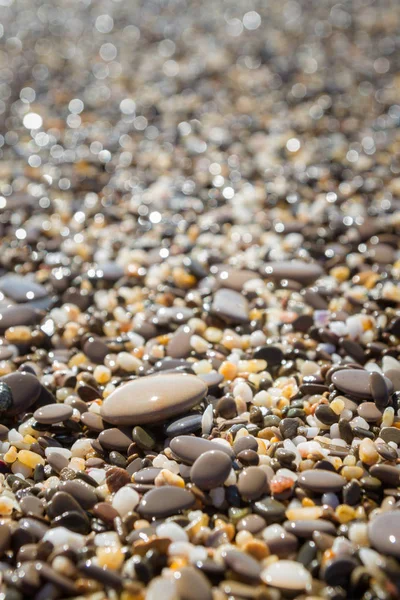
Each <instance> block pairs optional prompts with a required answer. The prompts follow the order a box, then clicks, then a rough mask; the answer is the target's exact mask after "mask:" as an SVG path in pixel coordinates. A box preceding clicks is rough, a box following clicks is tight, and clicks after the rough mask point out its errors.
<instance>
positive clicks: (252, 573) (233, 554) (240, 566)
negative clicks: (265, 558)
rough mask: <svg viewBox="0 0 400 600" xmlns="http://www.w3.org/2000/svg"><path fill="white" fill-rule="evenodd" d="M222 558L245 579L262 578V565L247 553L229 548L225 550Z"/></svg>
mask: <svg viewBox="0 0 400 600" xmlns="http://www.w3.org/2000/svg"><path fill="white" fill-rule="evenodd" d="M221 556H222V558H223V559H224V561H225V564H226V566H227V567H228V568H229V569H232V571H234V572H235V573H236V574H237V575H239V576H240V577H242V578H243V579H245V580H247V579H252V580H257V579H258V578H259V577H260V573H261V566H260V563H259V562H258V561H257V560H256V559H255V558H253V557H252V556H250V555H249V554H246V552H242V551H241V550H236V549H230V548H229V549H227V550H223V551H222V553H221Z"/></svg>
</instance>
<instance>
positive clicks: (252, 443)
mask: <svg viewBox="0 0 400 600" xmlns="http://www.w3.org/2000/svg"><path fill="white" fill-rule="evenodd" d="M233 450H234V452H235V454H239V452H242V450H254V451H257V450H258V443H257V440H256V438H255V437H254V436H252V435H244V436H243V437H241V438H239V439H238V440H236V441H235V443H234V444H233Z"/></svg>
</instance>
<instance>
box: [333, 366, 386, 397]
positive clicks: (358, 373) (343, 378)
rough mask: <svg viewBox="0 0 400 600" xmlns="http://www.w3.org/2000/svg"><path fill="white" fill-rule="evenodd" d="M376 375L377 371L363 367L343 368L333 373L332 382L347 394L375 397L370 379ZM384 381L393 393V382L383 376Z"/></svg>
mask: <svg viewBox="0 0 400 600" xmlns="http://www.w3.org/2000/svg"><path fill="white" fill-rule="evenodd" d="M375 375H376V374H375V373H371V374H369V373H368V371H363V370H361V369H342V370H340V371H336V372H335V373H334V374H333V375H332V383H333V384H334V385H335V386H336V387H337V388H338V389H339V390H340V391H341V392H344V393H345V394H350V395H351V396H354V397H356V398H363V399H367V398H372V397H373V396H372V389H371V386H370V380H371V378H372V377H373V376H375ZM378 375H379V373H378ZM374 380H375V378H374V379H373V381H374ZM383 382H384V383H385V384H386V386H387V389H388V391H389V393H391V392H392V391H393V385H392V383H391V382H390V381H389V380H388V379H387V378H383Z"/></svg>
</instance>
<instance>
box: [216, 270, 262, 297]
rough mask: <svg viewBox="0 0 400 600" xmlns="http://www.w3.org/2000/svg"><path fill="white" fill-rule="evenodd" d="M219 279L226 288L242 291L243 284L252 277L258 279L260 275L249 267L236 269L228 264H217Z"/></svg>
mask: <svg viewBox="0 0 400 600" xmlns="http://www.w3.org/2000/svg"><path fill="white" fill-rule="evenodd" d="M216 269H217V279H218V280H219V281H220V282H221V284H222V285H223V286H224V287H225V288H229V289H231V290H235V291H236V292H240V291H241V290H242V289H243V286H244V284H245V283H247V282H248V281H251V280H252V279H258V277H259V275H258V273H256V272H255V271H248V270H247V269H235V268H233V267H230V266H228V265H216Z"/></svg>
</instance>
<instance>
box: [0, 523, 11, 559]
mask: <svg viewBox="0 0 400 600" xmlns="http://www.w3.org/2000/svg"><path fill="white" fill-rule="evenodd" d="M10 543H11V533H10V528H9V526H8V525H7V524H6V523H0V556H3V554H4V552H6V551H7V550H8V549H9V547H10Z"/></svg>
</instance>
